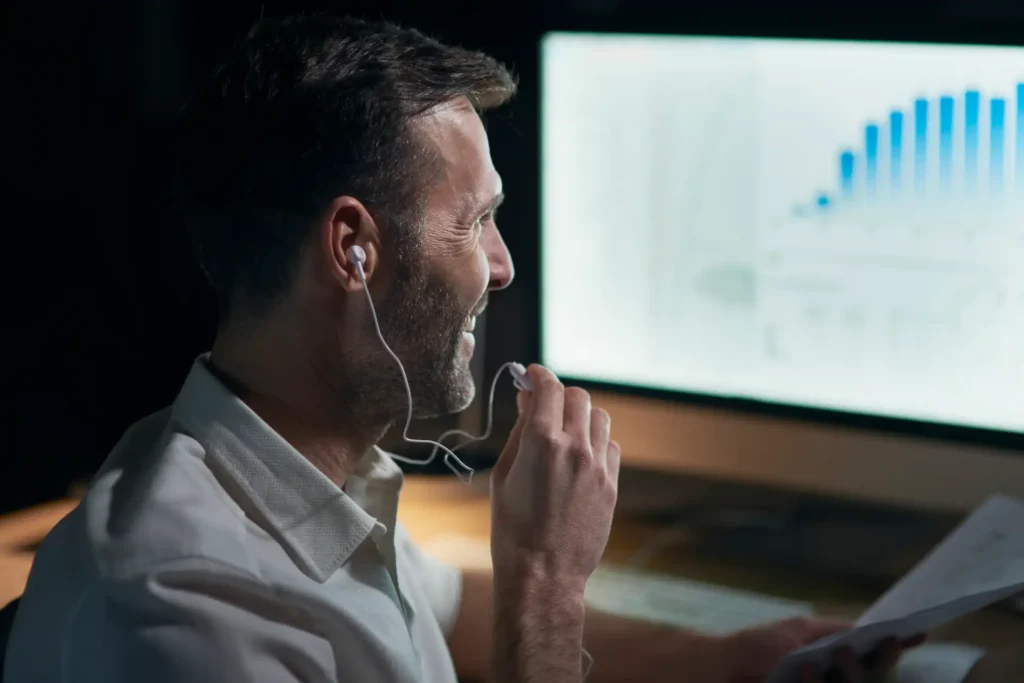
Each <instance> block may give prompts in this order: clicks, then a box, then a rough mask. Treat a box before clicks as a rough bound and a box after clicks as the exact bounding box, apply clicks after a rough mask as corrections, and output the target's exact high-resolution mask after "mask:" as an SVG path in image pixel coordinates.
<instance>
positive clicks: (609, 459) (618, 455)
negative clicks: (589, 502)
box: [605, 441, 622, 490]
mask: <svg viewBox="0 0 1024 683" xmlns="http://www.w3.org/2000/svg"><path fill="white" fill-rule="evenodd" d="M621 460H622V449H621V448H619V444H618V442H617V441H611V442H609V444H608V452H607V454H606V455H605V461H606V465H605V467H607V468H608V476H609V477H610V478H611V480H612V481H613V482H615V488H616V490H617V489H618V484H619V465H620V463H621Z"/></svg>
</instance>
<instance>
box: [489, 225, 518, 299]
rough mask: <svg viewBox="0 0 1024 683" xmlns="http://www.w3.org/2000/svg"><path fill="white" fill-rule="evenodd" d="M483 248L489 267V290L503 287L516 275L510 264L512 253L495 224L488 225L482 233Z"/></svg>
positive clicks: (510, 282) (513, 267)
mask: <svg viewBox="0 0 1024 683" xmlns="http://www.w3.org/2000/svg"><path fill="white" fill-rule="evenodd" d="M484 250H485V251H486V253H487V266H488V268H489V269H490V281H489V282H488V283H487V289H488V290H489V291H497V290H500V289H505V288H506V287H508V286H509V285H510V284H512V280H513V279H515V276H516V268H515V266H514V265H513V264H512V254H510V253H509V251H508V247H507V246H505V240H504V239H502V237H501V233H500V232H498V229H497V228H496V227H495V226H493V225H492V226H490V227H489V228H488V230H487V232H486V233H485V234H484Z"/></svg>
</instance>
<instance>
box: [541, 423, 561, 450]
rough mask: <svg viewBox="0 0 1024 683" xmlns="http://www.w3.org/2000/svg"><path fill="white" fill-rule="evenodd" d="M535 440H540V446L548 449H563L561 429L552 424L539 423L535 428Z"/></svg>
mask: <svg viewBox="0 0 1024 683" xmlns="http://www.w3.org/2000/svg"><path fill="white" fill-rule="evenodd" d="M536 434H537V440H538V441H539V442H540V445H541V447H542V448H544V449H545V450H548V451H561V450H564V447H565V443H564V437H563V434H562V431H561V430H559V429H555V427H554V426H553V425H550V424H544V425H541V426H540V427H539V428H538V429H537V430H536Z"/></svg>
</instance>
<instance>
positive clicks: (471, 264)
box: [379, 98, 514, 417]
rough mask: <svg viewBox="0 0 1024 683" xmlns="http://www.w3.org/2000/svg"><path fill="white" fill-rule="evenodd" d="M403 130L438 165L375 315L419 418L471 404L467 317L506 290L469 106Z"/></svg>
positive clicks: (491, 190) (505, 261)
mask: <svg viewBox="0 0 1024 683" xmlns="http://www.w3.org/2000/svg"><path fill="white" fill-rule="evenodd" d="M413 127H414V132H415V133H417V134H419V135H421V137H422V139H423V140H424V142H425V144H427V145H428V146H429V147H430V148H432V149H434V150H435V151H436V153H437V154H438V155H439V156H440V162H441V172H440V174H439V175H438V177H437V178H436V179H435V182H434V184H433V186H432V187H431V188H430V189H429V191H428V192H427V197H426V205H425V207H424V211H423V223H422V225H420V226H418V227H417V228H416V231H417V232H418V235H419V238H418V239H417V244H416V248H415V249H414V250H413V253H412V254H411V255H410V256H409V257H408V258H407V259H406V260H408V261H409V263H406V264H399V265H398V268H397V269H396V274H395V281H394V282H393V283H392V285H391V286H390V287H389V293H388V295H387V296H386V297H385V298H384V301H382V304H381V306H380V311H379V312H380V317H381V320H380V322H381V330H382V332H383V334H384V337H385V339H386V340H387V341H388V343H389V344H391V345H392V347H393V348H394V349H395V351H396V353H398V355H399V357H400V358H401V359H402V363H403V365H404V367H405V370H406V373H407V374H408V377H409V384H410V387H411V389H412V395H413V403H414V412H415V414H416V416H417V417H428V416H434V415H440V414H448V413H453V412H458V411H461V410H464V409H465V408H466V407H467V406H468V405H469V404H470V402H471V401H472V400H473V395H474V390H475V384H474V382H473V377H472V375H471V373H470V359H471V358H472V355H473V347H474V344H475V339H474V336H473V328H474V324H475V321H476V316H478V315H480V314H481V313H482V312H483V309H484V308H485V306H486V305H487V293H488V292H489V291H491V290H498V289H503V288H505V287H507V286H508V285H509V283H511V281H512V278H513V275H514V271H513V267H512V259H511V256H510V255H509V253H508V249H507V248H506V247H505V243H504V242H503V241H502V239H501V235H500V234H499V233H498V229H497V225H496V223H495V220H494V214H495V210H496V209H497V207H498V204H499V203H500V202H501V199H502V194H501V178H500V177H499V176H498V173H497V171H495V169H494V164H493V162H492V161H491V154H490V146H489V145H488V142H487V134H486V132H485V130H484V127H483V123H482V122H481V120H480V117H479V116H478V115H477V113H476V112H475V111H474V110H473V108H472V107H471V105H470V103H469V101H468V100H465V99H464V98H463V99H460V100H455V101H453V102H451V103H449V104H446V105H443V106H441V107H438V108H436V109H434V110H432V111H430V112H429V113H427V114H425V115H424V116H422V117H420V118H419V119H417V120H416V121H415V122H414V123H413Z"/></svg>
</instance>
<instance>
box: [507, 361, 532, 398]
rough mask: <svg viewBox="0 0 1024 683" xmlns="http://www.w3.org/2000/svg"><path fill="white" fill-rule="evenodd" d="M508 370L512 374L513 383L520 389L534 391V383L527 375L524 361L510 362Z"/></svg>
mask: <svg viewBox="0 0 1024 683" xmlns="http://www.w3.org/2000/svg"><path fill="white" fill-rule="evenodd" d="M508 371H509V374H511V375H512V384H514V385H515V386H516V389H519V391H533V383H532V382H530V378H529V377H527V376H526V368H524V367H523V364H522V363H509V364H508Z"/></svg>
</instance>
